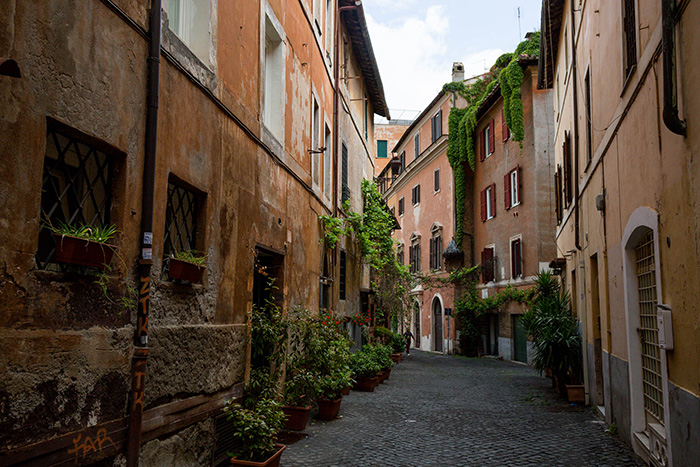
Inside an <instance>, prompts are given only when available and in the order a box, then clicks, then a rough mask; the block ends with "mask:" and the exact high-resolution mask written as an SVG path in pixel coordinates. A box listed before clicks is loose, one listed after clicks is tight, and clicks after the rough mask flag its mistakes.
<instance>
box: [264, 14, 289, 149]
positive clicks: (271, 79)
mask: <svg viewBox="0 0 700 467" xmlns="http://www.w3.org/2000/svg"><path fill="white" fill-rule="evenodd" d="M268 38H269V39H270V41H274V42H275V43H276V44H277V46H276V47H279V49H275V51H274V56H272V54H271V56H269V57H268V53H267V51H268V46H270V41H269V40H268ZM286 42H287V38H286V35H285V33H284V29H283V28H282V23H280V22H279V20H278V19H277V16H275V12H274V11H273V10H272V7H271V6H270V4H269V3H268V2H267V0H263V1H262V2H261V15H260V72H261V82H262V83H263V86H262V93H261V96H260V100H261V102H260V104H261V108H262V118H261V120H262V123H263V126H264V127H265V129H267V131H268V132H269V133H270V134H271V135H272V136H273V137H274V138H275V139H276V140H277V142H278V143H279V144H280V145H281V146H282V147H284V134H285V110H286V109H285V107H286V105H285V101H286V95H285V81H284V77H285V76H286V74H285V73H286V69H285V68H286V65H285V64H286V56H287V47H286ZM273 60H274V62H275V64H276V65H277V68H278V71H279V73H274V74H272V73H267V70H266V68H267V65H268V64H270V62H272V61H273ZM275 89H276V90H277V92H273V93H270V92H268V90H275Z"/></svg>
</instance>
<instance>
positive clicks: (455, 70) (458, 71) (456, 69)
mask: <svg viewBox="0 0 700 467" xmlns="http://www.w3.org/2000/svg"><path fill="white" fill-rule="evenodd" d="M462 81H464V65H463V64H462V62H454V63H453V64H452V82H453V83H456V82H462Z"/></svg>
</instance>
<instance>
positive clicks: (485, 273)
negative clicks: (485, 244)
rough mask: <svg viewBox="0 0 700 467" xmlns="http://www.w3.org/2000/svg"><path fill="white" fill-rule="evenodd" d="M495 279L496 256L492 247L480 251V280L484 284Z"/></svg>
mask: <svg viewBox="0 0 700 467" xmlns="http://www.w3.org/2000/svg"><path fill="white" fill-rule="evenodd" d="M495 279H496V256H495V255H494V249H493V248H484V249H483V250H482V252H481V282H483V283H484V284H485V283H487V282H491V281H493V280H495Z"/></svg>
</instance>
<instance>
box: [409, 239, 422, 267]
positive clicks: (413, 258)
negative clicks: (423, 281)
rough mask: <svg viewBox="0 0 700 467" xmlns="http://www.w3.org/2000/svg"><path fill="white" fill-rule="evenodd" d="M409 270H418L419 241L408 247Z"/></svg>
mask: <svg viewBox="0 0 700 467" xmlns="http://www.w3.org/2000/svg"><path fill="white" fill-rule="evenodd" d="M408 256H409V258H410V265H411V272H420V243H418V242H416V243H414V244H413V245H411V246H410V247H408Z"/></svg>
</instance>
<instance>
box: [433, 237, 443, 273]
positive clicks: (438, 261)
mask: <svg viewBox="0 0 700 467" xmlns="http://www.w3.org/2000/svg"><path fill="white" fill-rule="evenodd" d="M435 267H436V268H438V269H442V236H440V237H437V238H436V239H435Z"/></svg>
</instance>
